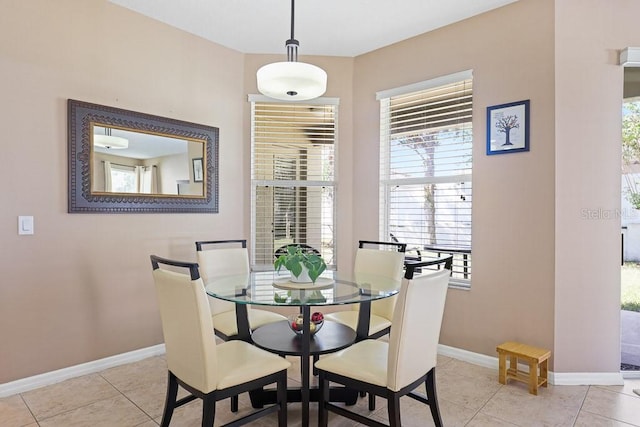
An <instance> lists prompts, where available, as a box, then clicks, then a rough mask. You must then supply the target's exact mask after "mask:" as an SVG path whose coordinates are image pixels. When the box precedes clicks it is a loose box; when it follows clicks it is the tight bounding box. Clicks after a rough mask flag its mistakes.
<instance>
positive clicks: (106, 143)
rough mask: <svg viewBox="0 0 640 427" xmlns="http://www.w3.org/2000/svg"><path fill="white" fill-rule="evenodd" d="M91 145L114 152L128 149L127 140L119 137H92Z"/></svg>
mask: <svg viewBox="0 0 640 427" xmlns="http://www.w3.org/2000/svg"><path fill="white" fill-rule="evenodd" d="M93 145H95V146H96V147H102V148H111V149H114V150H124V149H126V148H128V147H129V140H128V139H126V138H121V137H119V136H111V135H93Z"/></svg>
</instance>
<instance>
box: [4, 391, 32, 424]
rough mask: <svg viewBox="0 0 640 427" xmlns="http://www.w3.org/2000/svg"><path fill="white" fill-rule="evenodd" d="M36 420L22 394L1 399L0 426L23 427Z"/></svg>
mask: <svg viewBox="0 0 640 427" xmlns="http://www.w3.org/2000/svg"><path fill="white" fill-rule="evenodd" d="M35 422H36V419H35V418H34V417H33V415H31V411H29V408H28V407H27V405H26V404H25V403H24V401H23V400H22V397H20V395H15V396H10V397H5V398H2V399H0V426H3V427H21V426H26V425H29V424H33V423H35Z"/></svg>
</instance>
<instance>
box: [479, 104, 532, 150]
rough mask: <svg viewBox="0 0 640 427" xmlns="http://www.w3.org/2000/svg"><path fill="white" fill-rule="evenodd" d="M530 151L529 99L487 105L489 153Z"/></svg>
mask: <svg viewBox="0 0 640 427" xmlns="http://www.w3.org/2000/svg"><path fill="white" fill-rule="evenodd" d="M521 151H529V100H528V99H527V100H526V101H518V102H511V103H508V104H501V105H494V106H492V107H487V154H488V155H492V154H505V153H515V152H521Z"/></svg>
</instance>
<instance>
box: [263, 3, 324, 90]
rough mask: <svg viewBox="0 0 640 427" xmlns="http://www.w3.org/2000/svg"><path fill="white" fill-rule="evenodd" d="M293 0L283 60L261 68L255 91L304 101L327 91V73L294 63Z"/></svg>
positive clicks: (313, 66) (295, 41)
mask: <svg viewBox="0 0 640 427" xmlns="http://www.w3.org/2000/svg"><path fill="white" fill-rule="evenodd" d="M294 3H295V0H291V38H290V39H289V40H287V41H286V43H285V45H286V47H287V61H286V62H274V63H272V64H267V65H265V66H263V67H261V68H260V69H259V70H258V73H257V74H256V78H257V80H258V90H259V91H260V93H262V94H263V95H266V96H268V97H270V98H275V99H281V100H285V101H305V100H307V99H313V98H317V97H319V96H322V95H323V94H324V93H325V91H326V90H327V73H326V72H325V71H324V70H323V69H322V68H320V67H316V66H315V65H311V64H306V63H304V62H298V46H300V43H299V42H298V40H296V39H295V38H294V35H293V28H294V25H293V24H294V12H295V5H294Z"/></svg>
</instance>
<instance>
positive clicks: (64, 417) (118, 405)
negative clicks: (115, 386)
mask: <svg viewBox="0 0 640 427" xmlns="http://www.w3.org/2000/svg"><path fill="white" fill-rule="evenodd" d="M149 420H150V418H149V417H148V416H147V415H146V414H145V413H144V412H142V411H141V410H140V409H138V408H137V407H136V406H135V405H134V404H132V403H131V402H130V401H129V400H127V398H125V397H124V396H122V395H119V396H116V397H113V398H110V399H103V400H100V401H98V402H94V403H91V404H89V405H87V406H83V407H81V408H77V409H73V410H71V411H68V412H64V413H62V414H59V415H56V416H53V417H51V418H47V419H44V420H42V421H39V423H40V427H87V426H91V427H113V426H118V427H127V426H131V427H134V426H138V425H140V424H142V423H144V422H146V421H149Z"/></svg>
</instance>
